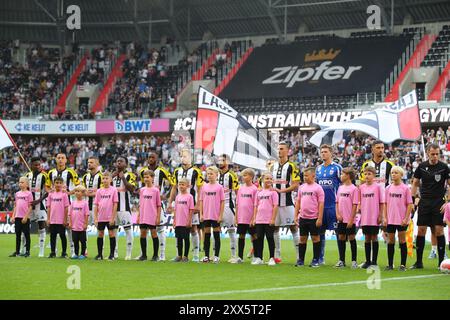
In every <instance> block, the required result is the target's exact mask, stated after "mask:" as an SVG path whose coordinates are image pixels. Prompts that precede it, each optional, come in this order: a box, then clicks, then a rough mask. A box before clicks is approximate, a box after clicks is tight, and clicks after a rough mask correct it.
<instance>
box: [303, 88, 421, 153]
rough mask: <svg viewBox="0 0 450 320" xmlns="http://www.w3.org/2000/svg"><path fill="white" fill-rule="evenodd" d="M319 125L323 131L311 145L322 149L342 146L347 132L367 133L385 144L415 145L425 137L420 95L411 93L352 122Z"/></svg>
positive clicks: (311, 139)
mask: <svg viewBox="0 0 450 320" xmlns="http://www.w3.org/2000/svg"><path fill="white" fill-rule="evenodd" d="M316 124H317V125H319V126H320V128H321V130H320V131H319V132H317V133H315V134H314V135H313V136H312V137H311V138H310V139H309V141H310V142H311V143H312V144H314V145H316V146H318V147H319V146H321V145H322V144H331V145H335V144H337V143H339V142H340V141H342V138H343V134H344V132H347V131H359V132H364V133H366V134H368V135H370V136H372V137H374V138H375V139H378V140H381V141H383V142H384V143H392V142H394V141H396V140H406V141H415V140H418V139H420V136H421V134H422V129H421V125H420V119H419V107H418V105H417V96H416V91H411V92H410V93H408V94H407V95H405V96H403V97H401V98H400V99H399V100H397V101H395V102H393V103H391V104H389V105H387V106H385V107H383V108H380V109H377V110H373V111H370V112H367V113H365V114H364V115H362V116H361V117H358V118H356V119H353V120H350V121H345V122H339V123H334V124H327V123H316Z"/></svg>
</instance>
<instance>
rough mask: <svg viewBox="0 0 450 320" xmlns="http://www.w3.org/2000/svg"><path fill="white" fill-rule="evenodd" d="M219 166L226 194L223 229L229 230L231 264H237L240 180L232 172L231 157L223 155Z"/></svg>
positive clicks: (218, 162)
mask: <svg viewBox="0 0 450 320" xmlns="http://www.w3.org/2000/svg"><path fill="white" fill-rule="evenodd" d="M217 166H218V167H219V179H218V182H219V184H221V185H222V186H223V189H224V192H225V208H224V213H223V220H222V227H225V228H227V232H228V236H229V237H230V248H231V258H230V260H228V262H230V263H236V260H237V256H236V247H237V237H236V224H235V216H236V193H237V190H238V189H239V179H238V177H237V175H236V173H234V172H233V171H232V170H230V157H229V156H228V155H226V154H223V155H221V156H220V157H218V159H217Z"/></svg>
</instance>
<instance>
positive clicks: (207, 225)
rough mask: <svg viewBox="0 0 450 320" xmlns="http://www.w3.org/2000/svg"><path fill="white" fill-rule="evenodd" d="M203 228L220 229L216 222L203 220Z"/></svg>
mask: <svg viewBox="0 0 450 320" xmlns="http://www.w3.org/2000/svg"><path fill="white" fill-rule="evenodd" d="M203 227H204V228H211V227H212V228H217V227H220V224H219V222H217V221H216V220H204V221H203Z"/></svg>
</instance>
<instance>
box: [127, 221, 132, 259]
mask: <svg viewBox="0 0 450 320" xmlns="http://www.w3.org/2000/svg"><path fill="white" fill-rule="evenodd" d="M125 235H126V238H127V256H130V257H131V253H132V252H133V229H131V228H130V229H128V230H125Z"/></svg>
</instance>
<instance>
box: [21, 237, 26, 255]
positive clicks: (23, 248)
mask: <svg viewBox="0 0 450 320" xmlns="http://www.w3.org/2000/svg"><path fill="white" fill-rule="evenodd" d="M20 239H21V241H20V253H21V254H25V252H26V242H27V240H26V239H25V235H24V234H23V233H22V236H21V237H20Z"/></svg>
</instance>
